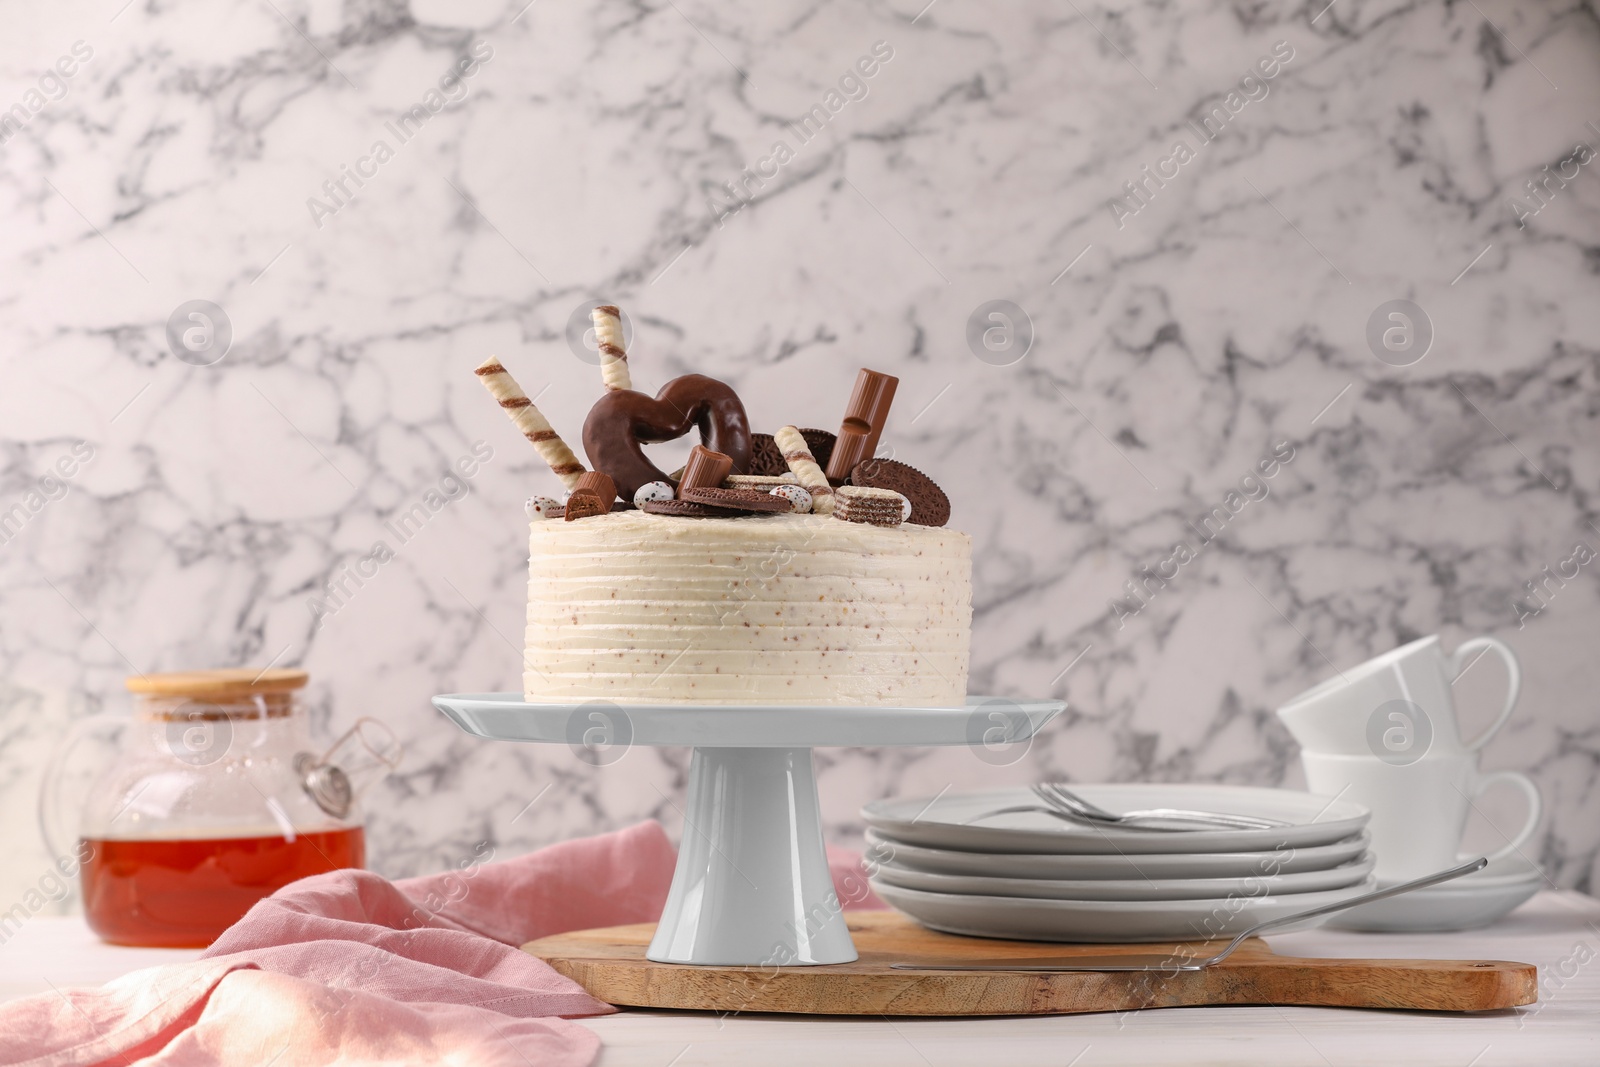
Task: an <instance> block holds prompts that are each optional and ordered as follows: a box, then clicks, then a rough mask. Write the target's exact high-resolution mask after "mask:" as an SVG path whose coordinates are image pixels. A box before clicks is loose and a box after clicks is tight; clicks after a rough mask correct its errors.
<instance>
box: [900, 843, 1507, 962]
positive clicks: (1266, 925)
mask: <svg viewBox="0 0 1600 1067" xmlns="http://www.w3.org/2000/svg"><path fill="white" fill-rule="evenodd" d="M1488 865H1489V860H1488V859H1487V857H1484V856H1479V857H1478V858H1477V859H1475V860H1468V861H1467V862H1466V863H1462V864H1458V865H1457V866H1455V867H1451V868H1449V869H1448V870H1443V871H1439V872H1437V873H1435V874H1429V875H1424V876H1423V877H1421V878H1417V879H1414V880H1412V881H1409V882H1401V883H1400V884H1399V885H1392V886H1390V887H1389V888H1388V889H1379V890H1376V891H1375V892H1371V893H1362V894H1361V895H1360V896H1354V897H1347V898H1345V899H1344V900H1338V901H1335V902H1334V903H1332V904H1324V905H1323V906H1322V907H1320V908H1309V909H1307V910H1305V911H1297V912H1294V913H1293V914H1290V915H1283V916H1279V917H1278V918H1276V919H1268V920H1267V921H1266V922H1262V923H1256V924H1255V925H1254V926H1252V927H1250V928H1249V929H1248V930H1244V931H1241V932H1240V933H1239V935H1238V936H1236V937H1235V938H1234V939H1233V940H1232V941H1229V942H1228V944H1227V945H1226V946H1225V947H1224V948H1223V949H1222V951H1221V952H1217V953H1213V954H1212V955H1210V956H1204V957H1193V956H1182V955H1179V950H1177V949H1174V950H1173V951H1172V952H1170V953H1167V954H1163V953H1159V952H1144V953H1133V952H1130V953H1116V954H1106V955H1099V956H1090V955H1083V956H1040V957H1032V958H1027V957H1024V958H1018V959H1005V958H1000V959H979V960H948V959H942V960H927V961H922V962H918V961H916V960H905V961H902V962H900V963H891V964H890V965H889V968H890V969H891V970H896V971H1165V972H1167V973H1168V974H1172V973H1176V972H1178V971H1203V970H1205V969H1206V968H1207V967H1214V966H1216V965H1217V964H1219V963H1221V962H1222V961H1223V960H1225V959H1227V958H1228V957H1229V956H1231V955H1233V950H1234V949H1236V948H1238V947H1239V946H1240V945H1242V944H1244V942H1245V941H1246V939H1248V938H1252V937H1255V936H1257V935H1258V934H1264V933H1266V932H1267V931H1268V930H1275V929H1279V928H1281V927H1285V926H1292V925H1293V924H1295V923H1298V922H1301V921H1302V920H1305V919H1314V918H1316V917H1317V916H1319V915H1328V914H1331V913H1333V912H1336V911H1344V910H1345V909H1346V908H1354V907H1356V906H1358V905H1361V904H1370V903H1372V902H1373V901H1375V900H1387V899H1388V898H1389V897H1397V896H1399V895H1400V894H1401V893H1409V892H1411V891H1412V890H1413V889H1425V888H1427V887H1428V886H1430V885H1438V884H1439V883H1440V882H1448V881H1450V880H1451V879H1454V878H1460V877H1461V876H1462V875H1464V874H1471V873H1472V872H1474V871H1481V870H1483V869H1484V868H1485V867H1487V866H1488Z"/></svg>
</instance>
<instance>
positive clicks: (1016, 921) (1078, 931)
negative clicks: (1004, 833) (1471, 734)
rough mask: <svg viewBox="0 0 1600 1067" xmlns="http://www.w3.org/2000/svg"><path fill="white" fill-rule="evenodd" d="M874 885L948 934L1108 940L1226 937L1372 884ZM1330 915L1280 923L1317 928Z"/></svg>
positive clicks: (875, 881)
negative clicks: (1267, 888) (1089, 890)
mask: <svg viewBox="0 0 1600 1067" xmlns="http://www.w3.org/2000/svg"><path fill="white" fill-rule="evenodd" d="M872 888H873V889H874V890H875V891H876V892H877V894H878V895H879V896H880V897H882V898H883V899H884V900H885V901H886V902H888V903H889V905H890V906H892V907H894V908H897V909H899V910H900V911H903V912H905V913H906V914H907V915H909V916H911V918H913V919H915V920H916V921H917V922H919V923H921V924H922V925H924V926H927V927H931V928H932V929H935V930H944V931H946V932H947V933H952V934H969V935H972V936H974V937H1002V938H1011V939H1014V940H1018V941H1081V942H1104V943H1108V944H1116V943H1131V942H1140V941H1196V940H1202V939H1210V938H1217V937H1232V936H1233V935H1234V934H1236V933H1238V932H1239V931H1241V930H1245V929H1248V928H1249V927H1251V926H1254V925H1255V924H1256V923H1259V922H1265V921H1266V920H1268V919H1276V918H1279V917H1281V916H1286V915H1292V914H1293V913H1295V912H1297V911H1301V910H1303V909H1307V908H1316V907H1320V906H1322V905H1324V904H1332V903H1334V902H1335V901H1339V900H1348V899H1349V898H1351V897H1354V896H1359V895H1360V894H1362V893H1367V892H1370V891H1371V890H1372V889H1373V888H1374V883H1373V881H1372V879H1370V878H1368V879H1366V880H1365V881H1362V882H1358V883H1356V884H1355V885H1352V886H1348V887H1346V888H1344V889H1330V890H1328V891H1326V892H1322V893H1294V894H1291V895H1289V896H1285V897H1271V896H1266V897H1232V898H1225V899H1222V900H1133V901H1125V900H1032V899H1029V898H1027V897H986V896H966V895H961V894H955V893H926V892H923V891H922V890H920V889H903V888H901V887H900V886H896V885H890V884H889V883H887V882H885V881H883V879H882V878H874V879H872ZM1327 918H1328V916H1325V915H1323V916H1318V917H1317V918H1315V919H1309V920H1307V921H1306V922H1305V923H1304V924H1300V925H1296V926H1294V927H1292V928H1291V927H1285V929H1296V930H1305V929H1310V928H1311V927H1313V926H1319V925H1321V924H1322V923H1323V922H1325V921H1326V920H1327Z"/></svg>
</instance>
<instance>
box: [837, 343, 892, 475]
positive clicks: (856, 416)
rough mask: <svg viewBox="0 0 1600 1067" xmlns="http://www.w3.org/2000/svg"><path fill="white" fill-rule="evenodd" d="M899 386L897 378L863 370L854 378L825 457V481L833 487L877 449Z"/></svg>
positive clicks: (863, 368)
mask: <svg viewBox="0 0 1600 1067" xmlns="http://www.w3.org/2000/svg"><path fill="white" fill-rule="evenodd" d="M899 384H900V379H899V378H896V377H893V376H892V375H888V374H881V373H879V372H878V371H875V370H868V369H867V368H865V367H862V368H861V370H860V372H858V373H857V374H856V384H855V388H853V389H851V390H850V403H849V404H847V405H846V406H845V409H844V423H843V425H841V426H840V427H839V438H838V441H837V442H835V444H834V446H833V454H832V455H831V456H829V457H828V463H827V471H828V481H830V482H832V483H833V484H834V485H838V484H840V483H842V482H844V481H846V480H847V479H848V478H849V477H850V472H851V471H852V470H854V469H855V466H856V464H857V463H860V462H861V461H862V460H864V459H870V458H872V455H873V453H874V452H875V451H877V448H878V438H880V437H882V436H883V427H884V424H885V423H886V422H888V421H889V406H890V405H891V404H893V403H894V391H895V388H896V387H897V386H899Z"/></svg>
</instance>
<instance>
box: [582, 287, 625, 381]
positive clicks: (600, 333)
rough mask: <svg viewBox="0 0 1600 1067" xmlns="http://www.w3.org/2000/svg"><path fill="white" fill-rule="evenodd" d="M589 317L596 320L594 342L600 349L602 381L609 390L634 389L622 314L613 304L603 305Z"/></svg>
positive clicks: (590, 313)
mask: <svg viewBox="0 0 1600 1067" xmlns="http://www.w3.org/2000/svg"><path fill="white" fill-rule="evenodd" d="M589 317H590V318H591V319H593V320H594V340H595V344H597V345H598V346H599V348H600V380H601V381H602V382H604V383H605V386H606V388H607V389H632V388H633V376H632V375H630V374H629V373H628V353H627V352H625V351H623V346H622V312H620V311H618V310H617V309H616V307H615V306H613V305H611V304H601V305H600V306H599V307H597V308H595V309H594V310H593V311H591V312H589Z"/></svg>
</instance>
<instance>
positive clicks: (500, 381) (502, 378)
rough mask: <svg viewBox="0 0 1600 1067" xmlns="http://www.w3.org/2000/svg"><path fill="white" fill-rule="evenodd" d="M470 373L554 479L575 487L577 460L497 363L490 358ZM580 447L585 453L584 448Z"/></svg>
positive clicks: (580, 470) (579, 465)
mask: <svg viewBox="0 0 1600 1067" xmlns="http://www.w3.org/2000/svg"><path fill="white" fill-rule="evenodd" d="M473 373H474V374H476V375H477V376H478V380H479V381H481V382H483V387H484V388H485V389H487V390H489V395H490V396H492V397H494V398H495V400H496V401H498V402H499V404H500V406H501V407H502V408H504V409H505V413H506V414H507V415H509V416H510V417H511V421H512V423H513V424H514V425H515V426H516V427H517V429H519V430H521V431H522V436H524V437H526V438H527V439H528V440H530V441H532V442H533V447H534V448H536V449H538V451H539V456H540V457H541V458H542V459H543V460H544V461H545V462H546V463H548V464H549V465H550V469H551V470H552V471H554V472H555V475H556V477H557V478H560V479H561V482H562V484H563V485H565V486H566V487H567V488H568V489H570V488H572V487H573V486H574V485H577V484H578V475H580V474H582V473H583V472H584V470H585V467H584V465H583V464H582V463H579V462H578V457H577V456H575V455H573V454H572V449H570V448H568V447H567V443H566V442H565V441H563V440H562V439H561V437H560V435H559V434H557V433H556V432H555V430H554V429H552V428H551V426H550V422H549V420H547V419H546V418H545V417H544V415H543V414H541V413H540V411H539V409H538V408H536V407H534V406H533V401H532V400H529V399H528V394H527V393H524V392H523V391H522V387H521V386H519V385H517V383H516V380H515V379H513V378H512V377H511V375H510V374H508V373H507V372H506V369H505V368H504V367H502V366H501V365H500V360H499V359H498V358H497V357H495V356H490V357H489V358H488V359H486V360H484V361H483V362H482V363H480V364H478V366H477V367H476V368H474V370H473ZM584 447H585V448H586V449H587V448H588V445H587V444H585V445H584Z"/></svg>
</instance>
